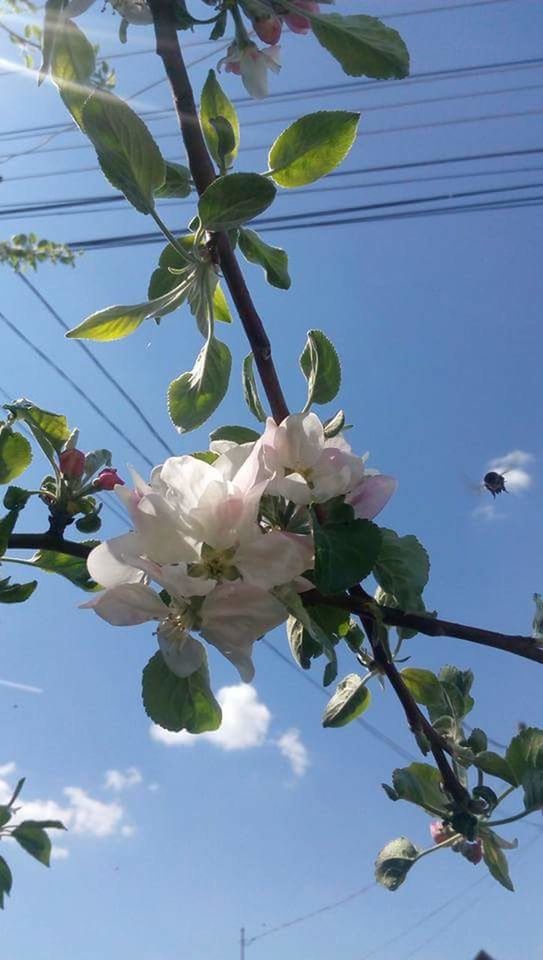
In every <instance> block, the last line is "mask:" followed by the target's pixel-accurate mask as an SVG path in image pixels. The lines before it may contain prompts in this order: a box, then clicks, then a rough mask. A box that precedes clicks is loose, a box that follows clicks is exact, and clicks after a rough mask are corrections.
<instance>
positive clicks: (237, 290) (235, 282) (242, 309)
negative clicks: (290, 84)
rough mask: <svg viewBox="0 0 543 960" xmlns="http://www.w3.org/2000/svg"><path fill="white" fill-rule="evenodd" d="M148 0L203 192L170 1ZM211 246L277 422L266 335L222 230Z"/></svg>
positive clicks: (200, 152) (193, 114)
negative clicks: (216, 256)
mask: <svg viewBox="0 0 543 960" xmlns="http://www.w3.org/2000/svg"><path fill="white" fill-rule="evenodd" d="M150 6H151V10H152V13H153V18H154V21H155V37H156V52H157V54H158V56H159V57H160V58H161V60H162V63H163V64H164V69H165V71H166V74H167V77H168V80H169V83H170V87H171V90H172V94H173V100H174V103H175V109H176V112H177V118H178V120H179V126H180V128H181V134H182V137H183V142H184V144H185V149H186V151H187V157H188V162H189V167H190V172H191V174H192V179H193V181H194V184H195V186H196V189H197V191H198V193H199V194H202V193H203V192H204V190H206V188H207V187H208V186H209V184H210V183H212V181H213V180H214V179H215V169H214V167H213V163H212V161H211V157H210V155H209V152H208V149H207V147H206V144H205V140H204V136H203V133H202V128H201V126H200V120H199V117H198V111H197V109H196V103H195V101H194V95H193V92H192V86H191V83H190V79H189V75H188V73H187V69H186V67H185V63H184V60H183V56H182V53H181V47H180V46H179V40H178V37H177V30H176V26H175V13H174V2H173V0H150ZM215 248H216V250H217V254H218V258H219V264H220V267H221V270H222V272H223V275H224V279H225V280H226V283H227V286H228V289H229V291H230V294H231V296H232V300H233V301H234V303H235V305H236V310H237V311H238V314H239V317H240V320H241V323H242V325H243V329H244V330H245V333H246V335H247V339H248V341H249V343H250V345H251V350H252V353H253V356H254V358H255V363H256V366H257V369H258V372H259V374H260V379H261V380H262V386H263V387H264V390H265V392H266V396H267V398H268V401H269V404H270V407H271V411H272V414H273V416H274V418H275V420H276V421H277V422H278V423H280V421H281V420H284V418H285V417H286V416H287V415H288V407H287V404H286V401H285V398H284V396H283V391H282V388H281V384H280V383H279V378H278V376H277V371H276V369H275V365H274V362H273V359H272V351H271V344H270V341H269V339H268V335H267V334H266V331H265V329H264V325H263V323H262V320H261V319H260V316H259V315H258V312H257V310H256V307H255V305H254V303H253V301H252V298H251V295H250V293H249V291H248V289H247V285H246V283H245V280H244V279H243V275H242V273H241V270H240V268H239V266H238V262H237V260H236V256H235V253H234V251H233V249H232V245H231V243H230V240H229V238H228V236H227V234H225V233H218V234H216V235H215Z"/></svg>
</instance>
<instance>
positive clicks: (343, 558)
mask: <svg viewBox="0 0 543 960" xmlns="http://www.w3.org/2000/svg"><path fill="white" fill-rule="evenodd" d="M312 513H313V535H314V538H315V583H316V586H317V589H318V590H320V591H321V593H341V592H342V591H343V590H348V589H349V587H353V586H354V585H355V584H357V583H359V582H360V581H361V580H364V579H365V577H367V576H368V575H369V574H370V573H371V571H372V569H373V566H374V564H375V561H376V559H377V556H378V554H379V548H380V545H381V534H380V531H379V527H377V526H376V525H375V524H374V523H371V521H370V520H354V519H353V520H350V521H349V522H347V523H326V524H323V525H322V526H321V524H320V523H319V521H318V519H317V517H316V516H315V513H314V511H312Z"/></svg>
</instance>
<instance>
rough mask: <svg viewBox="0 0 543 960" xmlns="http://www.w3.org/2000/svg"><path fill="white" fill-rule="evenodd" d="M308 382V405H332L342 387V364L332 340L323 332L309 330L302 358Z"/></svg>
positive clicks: (302, 366) (301, 364)
mask: <svg viewBox="0 0 543 960" xmlns="http://www.w3.org/2000/svg"><path fill="white" fill-rule="evenodd" d="M300 366H301V368H302V372H303V374H304V376H305V378H306V380H307V404H306V407H307V408H308V407H309V406H310V405H311V404H312V403H330V401H331V400H333V399H334V397H335V396H336V394H337V393H338V391H339V388H340V386H341V364H340V362H339V357H338V355H337V352H336V348H335V347H334V345H333V343H332V342H331V340H329V339H328V337H327V336H325V334H324V333H323V332H322V330H309V332H308V334H307V341H306V344H305V347H304V349H303V352H302V355H301V357H300Z"/></svg>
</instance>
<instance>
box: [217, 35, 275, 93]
mask: <svg viewBox="0 0 543 960" xmlns="http://www.w3.org/2000/svg"><path fill="white" fill-rule="evenodd" d="M279 51H280V47H278V46H271V47H270V48H269V49H268V50H259V49H258V47H257V46H256V44H254V43H251V42H250V41H248V42H247V43H246V44H244V45H243V46H239V44H238V43H237V42H235V41H234V43H231V44H230V46H229V47H228V50H227V51H226V56H225V57H223V59H222V60H220V61H219V64H218V67H219V70H220V69H221V67H223V66H224V69H225V70H226V72H227V73H235V74H236V75H237V76H240V77H241V79H242V81H243V86H244V87H245V89H246V90H247V92H248V93H250V95H251V96H252V97H255V98H256V99H257V100H262V99H263V97H267V95H268V70H271V71H273V73H279V71H280V69H281V64H280V63H279Z"/></svg>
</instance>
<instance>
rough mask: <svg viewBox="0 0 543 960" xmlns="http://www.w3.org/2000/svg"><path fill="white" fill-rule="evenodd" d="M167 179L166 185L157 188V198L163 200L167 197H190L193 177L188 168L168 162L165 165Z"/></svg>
mask: <svg viewBox="0 0 543 960" xmlns="http://www.w3.org/2000/svg"><path fill="white" fill-rule="evenodd" d="M164 168H165V171H166V178H165V180H164V183H163V184H161V185H160V186H159V187H156V188H155V197H158V198H160V199H161V200H162V199H164V198H167V197H188V196H189V194H190V191H191V177H190V170H189V168H188V167H185V166H183V164H182V163H172V161H171V160H168V161H166V162H165V164H164Z"/></svg>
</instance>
